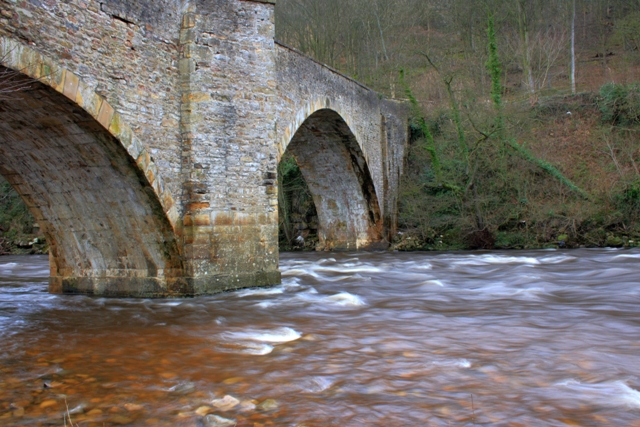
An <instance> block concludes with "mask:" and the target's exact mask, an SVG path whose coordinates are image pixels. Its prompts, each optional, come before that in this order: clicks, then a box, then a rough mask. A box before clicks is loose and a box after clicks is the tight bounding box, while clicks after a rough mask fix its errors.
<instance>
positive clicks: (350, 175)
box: [287, 109, 382, 250]
mask: <svg viewBox="0 0 640 427" xmlns="http://www.w3.org/2000/svg"><path fill="white" fill-rule="evenodd" d="M287 150H288V151H289V153H291V155H293V157H294V158H295V159H296V162H297V163H298V166H299V167H300V170H301V172H302V175H303V176H304V178H305V181H306V182H307V185H308V187H309V190H310V192H311V194H312V197H313V201H314V203H315V205H316V210H317V212H318V238H319V246H318V250H356V249H368V248H376V247H378V246H382V243H381V241H382V221H381V215H380V207H379V204H378V198H377V196H376V192H375V188H374V185H373V181H372V179H371V175H370V173H369V169H368V167H367V164H366V160H365V158H364V155H363V153H362V151H361V149H360V147H359V145H358V142H357V141H356V138H355V137H354V135H353V133H352V132H351V130H350V129H349V126H348V125H347V124H346V123H345V121H344V120H343V118H342V117H341V116H340V115H339V114H338V113H336V112H335V111H333V110H330V109H322V110H319V111H316V112H315V113H313V114H312V115H310V116H309V117H308V118H307V119H306V120H305V121H304V123H303V124H302V125H301V126H300V128H299V129H298V130H297V132H296V133H295V135H294V136H293V138H292V140H291V142H290V143H289V145H288V147H287Z"/></svg>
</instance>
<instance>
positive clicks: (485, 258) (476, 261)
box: [454, 255, 540, 265]
mask: <svg viewBox="0 0 640 427" xmlns="http://www.w3.org/2000/svg"><path fill="white" fill-rule="evenodd" d="M468 258H469V259H468V260H464V261H455V262H454V264H456V265H490V264H529V265H538V264H540V260H538V259H536V258H532V257H516V256H504V255H477V256H470V257H468Z"/></svg>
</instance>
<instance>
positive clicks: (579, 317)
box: [0, 250, 640, 427]
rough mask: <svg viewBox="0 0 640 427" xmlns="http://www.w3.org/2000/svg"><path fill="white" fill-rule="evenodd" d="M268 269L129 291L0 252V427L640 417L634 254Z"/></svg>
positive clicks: (491, 256) (553, 421) (513, 422)
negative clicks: (113, 292) (60, 279)
mask: <svg viewBox="0 0 640 427" xmlns="http://www.w3.org/2000/svg"><path fill="white" fill-rule="evenodd" d="M281 267H282V271H283V284H282V285H281V286H278V287H274V288H270V289H260V290H245V291H240V292H234V293H228V294H223V295H218V296H213V297H202V298H194V299H187V300H149V299H145V300H127V299H104V298H89V297H84V296H58V295H50V294H48V293H47V284H46V276H47V269H48V263H47V259H46V257H37V256H31V257H2V258H0V425H2V426H40V425H64V424H63V423H64V421H63V413H64V412H66V407H65V403H66V404H67V405H68V408H69V412H70V413H71V418H72V419H73V421H74V423H79V424H80V425H81V426H114V425H135V426H146V425H158V426H232V425H234V422H235V423H237V426H255V427H260V426H291V427H296V426H298V427H302V426H306V427H314V426H340V427H345V426H354V427H355V426H384V427H394V426H474V425H475V426H567V425H570V426H571V425H573V426H621V427H625V426H636V427H637V426H640V391H639V390H640V250H575V251H566V252H562V251H527V252H522V251H519V252H486V253H477V252H476V253H358V254H326V253H304V254H300V253H296V254H283V255H282V261H281ZM225 420H227V421H225ZM228 420H233V421H228Z"/></svg>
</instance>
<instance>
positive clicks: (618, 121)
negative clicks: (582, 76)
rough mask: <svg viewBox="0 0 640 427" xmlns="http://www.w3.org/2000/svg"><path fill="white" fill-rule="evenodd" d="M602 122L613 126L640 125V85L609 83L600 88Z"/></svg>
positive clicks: (599, 104)
mask: <svg viewBox="0 0 640 427" xmlns="http://www.w3.org/2000/svg"><path fill="white" fill-rule="evenodd" d="M598 106H599V108H600V112H601V113H602V120H603V122H605V123H608V124H611V125H623V126H630V125H636V124H640V85H639V84H637V83H636V84H630V85H620V84H615V83H608V84H606V85H604V86H602V87H601V88H600V97H599V98H598Z"/></svg>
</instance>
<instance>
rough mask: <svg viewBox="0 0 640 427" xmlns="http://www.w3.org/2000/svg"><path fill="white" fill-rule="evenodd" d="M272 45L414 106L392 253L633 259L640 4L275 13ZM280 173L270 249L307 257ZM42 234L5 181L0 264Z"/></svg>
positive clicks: (569, 1) (289, 174)
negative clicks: (538, 250)
mask: <svg viewBox="0 0 640 427" xmlns="http://www.w3.org/2000/svg"><path fill="white" fill-rule="evenodd" d="M490 29H491V31H490ZM276 32H277V33H276V38H277V39H278V40H279V41H281V42H283V43H285V44H287V45H289V46H291V47H294V48H296V49H298V50H300V51H302V52H304V53H306V54H308V55H310V56H311V57H313V58H315V59H316V60H318V61H320V62H323V63H325V64H327V65H329V66H331V67H333V68H335V69H337V70H339V71H340V72H342V73H344V74H346V75H348V76H351V77H353V78H355V79H357V80H359V81H361V82H362V83H364V84H366V85H368V86H369V87H371V88H372V89H374V90H376V91H378V92H379V93H380V94H381V95H380V96H384V97H388V98H395V99H404V100H407V102H408V103H410V105H411V106H412V121H411V124H410V129H411V144H410V147H409V150H408V156H407V160H406V164H405V174H404V177H403V182H402V186H401V194H400V203H399V219H400V221H399V227H400V232H399V233H398V235H397V236H396V239H395V241H394V242H393V246H392V247H393V248H395V249H401V250H403V249H404V250H411V249H474V248H534V247H556V246H560V247H565V246H566V247H575V246H636V245H640V221H639V220H640V134H639V132H640V84H639V82H640V0H506V1H503V0H322V1H320V0H278V1H277V5H276ZM279 172H280V174H279V181H280V207H281V209H280V221H281V247H283V248H285V249H286V248H294V247H296V246H298V247H299V248H300V245H299V244H298V243H296V242H299V240H296V238H297V237H298V236H300V235H304V237H305V242H306V245H304V246H303V247H305V248H313V244H314V242H315V240H314V233H315V232H316V231H317V215H316V213H315V208H314V207H313V202H312V198H311V195H310V194H309V192H308V189H307V187H306V185H305V183H304V179H303V176H302V173H301V171H300V170H299V169H298V168H297V165H296V163H295V160H294V159H292V158H291V157H290V156H285V158H284V159H283V161H282V162H281V164H280V170H279ZM0 181H2V180H1V179H0ZM38 235H39V232H38V226H37V224H36V223H35V222H34V221H33V218H32V217H31V215H30V214H29V212H28V211H27V209H26V207H25V206H24V205H23V204H22V202H21V200H20V198H19V197H18V196H17V194H16V193H15V192H13V191H12V190H11V188H10V186H9V184H8V183H6V182H4V181H2V182H0V254H1V253H3V252H5V253H6V252H12V253H18V252H40V251H46V250H47V248H46V244H43V243H42V237H40V238H39V239H36V238H37V237H38Z"/></svg>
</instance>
